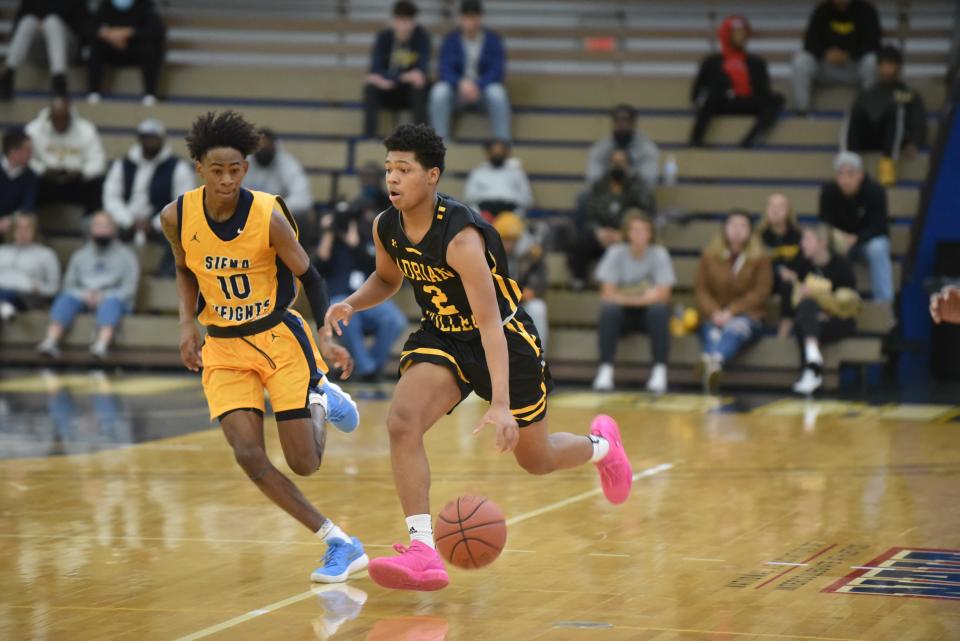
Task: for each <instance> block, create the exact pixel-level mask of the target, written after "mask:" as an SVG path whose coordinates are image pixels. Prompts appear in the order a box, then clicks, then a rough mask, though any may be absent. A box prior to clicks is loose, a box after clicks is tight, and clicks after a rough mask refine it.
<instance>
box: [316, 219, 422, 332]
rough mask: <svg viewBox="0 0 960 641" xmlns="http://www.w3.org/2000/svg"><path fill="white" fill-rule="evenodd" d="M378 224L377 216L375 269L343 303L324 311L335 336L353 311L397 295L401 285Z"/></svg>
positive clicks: (372, 305) (328, 326) (400, 278)
mask: <svg viewBox="0 0 960 641" xmlns="http://www.w3.org/2000/svg"><path fill="white" fill-rule="evenodd" d="M381 215H382V214H381ZM379 224H380V216H377V217H376V219H375V220H374V221H373V242H374V244H375V245H376V248H377V268H376V269H375V270H374V272H373V273H372V274H370V276H369V277H368V278H367V280H365V281H364V282H363V284H362V285H360V288H359V289H357V291H355V292H353V293H352V294H351V295H350V296H348V297H347V298H346V300H344V301H343V302H342V303H337V304H336V305H333V306H331V307H330V309H329V311H327V318H326V325H327V331H329V332H332V333H333V332H335V333H336V334H337V335H338V336H339V335H340V334H342V333H343V329H342V328H341V327H340V323H343V324H344V325H349V324H350V318H351V317H352V316H353V312H355V311H362V310H364V309H370V308H371V307H376V306H377V305H379V304H380V303H382V302H383V301H385V300H387V299H388V298H390V297H391V296H393V295H394V294H396V293H397V291H399V289H400V286H401V285H403V272H401V271H400V268H399V267H397V265H396V263H394V262H393V261H392V260H391V259H390V255H389V254H387V252H386V250H385V249H384V248H383V245H382V244H381V243H380V235H379V234H378V233H377V229H378V227H379Z"/></svg>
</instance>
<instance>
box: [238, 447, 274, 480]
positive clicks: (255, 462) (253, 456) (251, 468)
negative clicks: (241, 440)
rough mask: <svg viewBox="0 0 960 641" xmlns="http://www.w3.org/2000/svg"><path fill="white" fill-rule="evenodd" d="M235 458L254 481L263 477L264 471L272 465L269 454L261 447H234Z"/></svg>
mask: <svg viewBox="0 0 960 641" xmlns="http://www.w3.org/2000/svg"><path fill="white" fill-rule="evenodd" d="M233 458H234V459H236V461H237V464H238V465H239V466H240V467H241V469H243V471H244V472H246V473H247V476H249V477H250V478H251V479H254V480H256V479H257V478H259V477H261V476H263V472H264V470H265V469H266V468H267V467H269V465H270V459H268V458H267V453H266V452H265V451H264V449H263V448H262V447H260V446H259V445H244V444H238V445H234V446H233Z"/></svg>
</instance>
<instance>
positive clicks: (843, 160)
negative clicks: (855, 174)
mask: <svg viewBox="0 0 960 641" xmlns="http://www.w3.org/2000/svg"><path fill="white" fill-rule="evenodd" d="M844 167H852V168H853V169H856V170H857V171H862V170H863V158H861V157H860V154H858V153H856V152H854V151H841V152H840V153H838V154H837V155H836V156H834V157H833V170H834V171H840V170H841V169H843V168H844Z"/></svg>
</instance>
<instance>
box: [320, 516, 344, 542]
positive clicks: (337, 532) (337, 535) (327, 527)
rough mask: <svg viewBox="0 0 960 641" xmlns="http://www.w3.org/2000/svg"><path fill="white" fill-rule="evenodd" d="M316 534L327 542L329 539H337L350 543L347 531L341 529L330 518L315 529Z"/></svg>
mask: <svg viewBox="0 0 960 641" xmlns="http://www.w3.org/2000/svg"><path fill="white" fill-rule="evenodd" d="M317 536H318V537H320V538H321V539H323V540H324V541H326V542H327V543H329V542H330V540H331V539H339V540H340V541H343V542H345V543H350V537H349V536H347V533H346V532H344V531H343V530H341V529H340V526H339V525H337V524H336V523H334V522H333V521H331V520H330V519H327V520H326V521H324V522H323V525H321V526H320V529H319V530H317Z"/></svg>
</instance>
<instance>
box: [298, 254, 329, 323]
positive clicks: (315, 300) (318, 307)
mask: <svg viewBox="0 0 960 641" xmlns="http://www.w3.org/2000/svg"><path fill="white" fill-rule="evenodd" d="M297 278H299V279H300V283H301V284H302V285H303V291H304V293H305V294H306V295H307V302H309V303H310V311H311V312H313V320H314V321H315V322H316V323H317V328H318V329H319V328H321V327H323V319H324V318H325V317H326V315H327V308H328V307H330V295H329V294H328V293H327V282H326V281H325V280H323V278H322V277H321V276H320V273H319V272H318V271H317V268H316V267H314V266H313V265H310V267H309V268H307V271H305V272H303V273H302V274H300V275H299V276H297Z"/></svg>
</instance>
